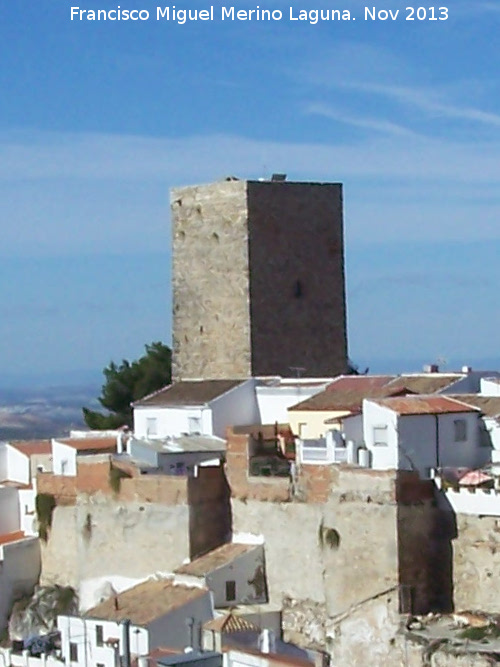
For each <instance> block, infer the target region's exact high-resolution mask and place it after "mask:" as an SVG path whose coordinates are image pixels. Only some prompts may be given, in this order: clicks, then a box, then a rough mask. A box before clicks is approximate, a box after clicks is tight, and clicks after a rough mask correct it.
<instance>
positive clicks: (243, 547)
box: [175, 542, 259, 577]
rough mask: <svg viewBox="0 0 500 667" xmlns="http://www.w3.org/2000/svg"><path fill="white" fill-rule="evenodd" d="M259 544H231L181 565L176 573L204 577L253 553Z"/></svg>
mask: <svg viewBox="0 0 500 667" xmlns="http://www.w3.org/2000/svg"><path fill="white" fill-rule="evenodd" d="M258 546H259V545H257V544H237V543H236V542H229V543H228V544H223V545H222V546H220V547H218V548H217V549H214V550H213V551H209V552H208V553H207V554H205V555H204V556H200V557H199V558H195V559H194V560H193V561H191V562H190V563H187V564H186V565H181V566H180V567H178V568H177V569H176V570H175V572H176V573H178V574H190V575H192V576H193V577H204V576H205V575H206V574H209V573H210V572H213V571H214V570H217V569H218V568H219V567H222V566H223V565H227V563H231V561H233V560H234V559H235V558H238V557H239V556H242V555H243V554H246V553H248V552H249V551H252V550H253V549H255V548H257V547H258Z"/></svg>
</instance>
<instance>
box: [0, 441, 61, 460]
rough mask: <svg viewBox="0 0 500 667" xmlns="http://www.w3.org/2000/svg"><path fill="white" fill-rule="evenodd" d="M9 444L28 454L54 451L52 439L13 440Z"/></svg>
mask: <svg viewBox="0 0 500 667" xmlns="http://www.w3.org/2000/svg"><path fill="white" fill-rule="evenodd" d="M8 444H9V445H12V447H14V448H15V449H17V450H18V451H19V452H22V453H23V454H25V455H26V456H33V455H35V454H51V453H52V444H51V442H50V440H11V441H9V443H8Z"/></svg>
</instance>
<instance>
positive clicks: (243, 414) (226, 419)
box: [210, 379, 260, 438]
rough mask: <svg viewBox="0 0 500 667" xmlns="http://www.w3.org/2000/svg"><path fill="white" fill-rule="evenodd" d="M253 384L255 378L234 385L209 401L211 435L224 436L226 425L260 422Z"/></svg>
mask: <svg viewBox="0 0 500 667" xmlns="http://www.w3.org/2000/svg"><path fill="white" fill-rule="evenodd" d="M255 384H256V383H255V380H253V379H251V380H247V382H244V383H243V384H241V385H238V386H237V387H234V388H233V389H231V390H230V391H228V392H226V393H225V394H223V395H222V396H219V397H218V398H216V399H214V400H213V401H211V403H210V407H211V408H212V415H213V416H212V420H213V433H212V435H216V436H218V437H219V438H225V437H226V429H227V428H228V426H246V425H248V424H259V423H260V421H259V419H260V415H259V407H258V404H257V397H256V395H255Z"/></svg>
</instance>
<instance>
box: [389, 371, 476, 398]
mask: <svg viewBox="0 0 500 667" xmlns="http://www.w3.org/2000/svg"><path fill="white" fill-rule="evenodd" d="M463 377H464V373H446V374H445V373H422V374H420V375H419V374H416V375H399V376H398V377H396V378H395V379H394V380H392V381H391V383H390V385H389V386H390V387H391V388H396V389H406V390H407V392H408V393H413V394H433V393H434V392H436V391H441V389H445V388H446V387H449V386H450V385H452V384H453V383H455V382H458V380H460V379H461V378H463Z"/></svg>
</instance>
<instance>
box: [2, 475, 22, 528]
mask: <svg viewBox="0 0 500 667" xmlns="http://www.w3.org/2000/svg"><path fill="white" fill-rule="evenodd" d="M20 526H21V517H20V511H19V494H18V490H17V489H13V488H12V487H9V486H0V535H4V534H5V533H14V532H15V531H16V530H20Z"/></svg>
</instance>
